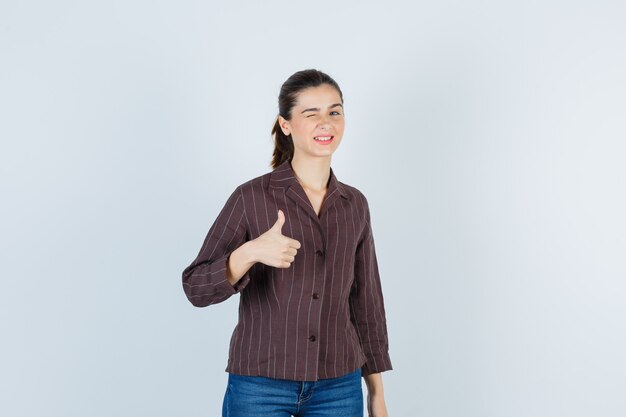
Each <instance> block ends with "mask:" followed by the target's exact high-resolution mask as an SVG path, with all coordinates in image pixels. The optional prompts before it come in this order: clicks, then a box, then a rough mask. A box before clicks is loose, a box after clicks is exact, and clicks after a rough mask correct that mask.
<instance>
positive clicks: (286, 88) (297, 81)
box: [272, 69, 343, 168]
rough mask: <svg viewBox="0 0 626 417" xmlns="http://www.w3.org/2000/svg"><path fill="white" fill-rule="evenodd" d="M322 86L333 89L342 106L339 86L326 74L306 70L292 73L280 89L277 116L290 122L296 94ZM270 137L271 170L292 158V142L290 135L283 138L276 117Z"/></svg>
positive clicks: (314, 70) (283, 135)
mask: <svg viewBox="0 0 626 417" xmlns="http://www.w3.org/2000/svg"><path fill="white" fill-rule="evenodd" d="M322 84H329V85H330V86H332V87H334V88H335V89H336V90H337V92H338V93H339V97H341V104H343V94H342V93H341V89H340V88H339V85H338V84H337V83H336V82H335V80H333V79H332V78H331V77H330V76H329V75H328V74H325V73H323V72H322V71H319V70H316V69H306V70H302V71H298V72H296V73H294V74H293V75H292V76H291V77H289V78H288V79H287V81H285V82H284V83H283V85H282V87H280V93H279V94H278V115H279V116H282V117H283V118H285V119H286V120H291V116H292V114H291V110H292V109H293V107H294V106H295V104H296V101H297V98H298V94H299V93H300V92H301V91H302V90H304V89H306V88H310V87H318V86H320V85H322ZM272 136H273V137H274V154H273V155H272V168H276V167H277V166H278V165H280V164H282V163H283V162H285V161H286V160H287V159H289V160H291V159H292V158H293V152H294V150H293V141H292V138H291V135H289V136H285V134H284V133H283V130H282V129H281V128H280V125H279V123H278V116H276V121H275V122H274V127H273V128H272Z"/></svg>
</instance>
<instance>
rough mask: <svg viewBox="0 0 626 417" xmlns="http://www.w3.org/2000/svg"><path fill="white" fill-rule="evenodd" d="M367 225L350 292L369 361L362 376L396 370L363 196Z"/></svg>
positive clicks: (355, 321)
mask: <svg viewBox="0 0 626 417" xmlns="http://www.w3.org/2000/svg"><path fill="white" fill-rule="evenodd" d="M363 206H364V208H365V214H364V218H365V227H364V230H363V233H362V236H361V239H360V241H359V243H358V245H357V248H356V258H355V269H354V273H355V277H354V282H353V284H352V288H351V291H350V298H349V302H350V320H351V321H352V323H353V324H354V326H355V328H356V330H357V335H358V337H359V341H360V342H361V347H362V348H363V353H364V354H365V357H366V359H367V361H366V362H365V364H364V365H363V366H362V368H361V373H362V376H366V375H369V374H372V373H377V372H383V371H388V370H391V369H393V368H392V366H391V359H390V357H389V341H388V337H387V323H386V318H385V306H384V300H383V293H382V287H381V283H380V276H379V273H378V261H377V259H376V248H375V245H374V236H373V234H372V226H371V223H370V211H369V206H368V203H367V199H366V198H365V196H363Z"/></svg>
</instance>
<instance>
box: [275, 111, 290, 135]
mask: <svg viewBox="0 0 626 417" xmlns="http://www.w3.org/2000/svg"><path fill="white" fill-rule="evenodd" d="M278 125H279V126H280V130H282V131H283V133H284V134H285V136H289V135H290V134H291V126H290V125H289V121H288V120H286V119H285V118H283V116H281V115H278Z"/></svg>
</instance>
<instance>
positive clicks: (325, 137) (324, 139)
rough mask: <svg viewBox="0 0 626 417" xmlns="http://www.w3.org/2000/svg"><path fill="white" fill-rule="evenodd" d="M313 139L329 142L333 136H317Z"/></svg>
mask: <svg viewBox="0 0 626 417" xmlns="http://www.w3.org/2000/svg"><path fill="white" fill-rule="evenodd" d="M313 139H315V140H321V141H327V140H331V139H332V136H315V137H314V138H313Z"/></svg>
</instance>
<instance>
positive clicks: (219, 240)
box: [182, 187, 252, 307]
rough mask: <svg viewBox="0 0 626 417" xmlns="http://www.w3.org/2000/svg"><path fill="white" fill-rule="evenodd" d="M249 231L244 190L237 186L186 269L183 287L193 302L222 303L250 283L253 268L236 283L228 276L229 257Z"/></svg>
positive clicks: (183, 275) (200, 303)
mask: <svg viewBox="0 0 626 417" xmlns="http://www.w3.org/2000/svg"><path fill="white" fill-rule="evenodd" d="M247 235H248V233H247V224H246V217H245V212H244V205H243V194H242V192H241V188H240V187H237V189H235V191H234V192H233V193H232V194H231V195H230V197H229V198H228V200H227V201H226V204H225V205H224V207H223V208H222V210H221V211H220V213H219V215H218V216H217V218H216V219H215V221H214V223H213V225H212V226H211V228H210V229H209V232H208V234H207V235H206V238H205V239H204V243H203V244H202V247H201V248H200V252H199V253H198V256H197V257H196V259H195V260H194V261H193V262H192V263H191V264H190V265H189V266H187V267H186V268H185V269H184V270H183V274H182V278H183V289H184V291H185V294H186V295H187V298H188V299H189V301H190V302H191V304H193V305H194V306H196V307H206V306H208V305H211V304H216V303H220V302H222V301H224V300H226V299H227V298H229V297H230V296H232V295H233V294H236V293H238V292H241V291H242V290H243V289H244V288H245V287H246V286H247V285H248V283H249V282H250V274H249V273H250V270H248V271H247V272H246V274H245V275H244V276H243V277H241V279H240V280H239V281H238V282H237V283H236V284H235V285H231V283H230V282H228V280H227V279H226V265H227V262H228V258H229V256H230V254H231V253H232V252H233V251H234V250H235V249H237V248H238V247H239V246H241V245H242V244H244V243H245V242H246V237H247ZM250 269H252V268H250Z"/></svg>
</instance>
